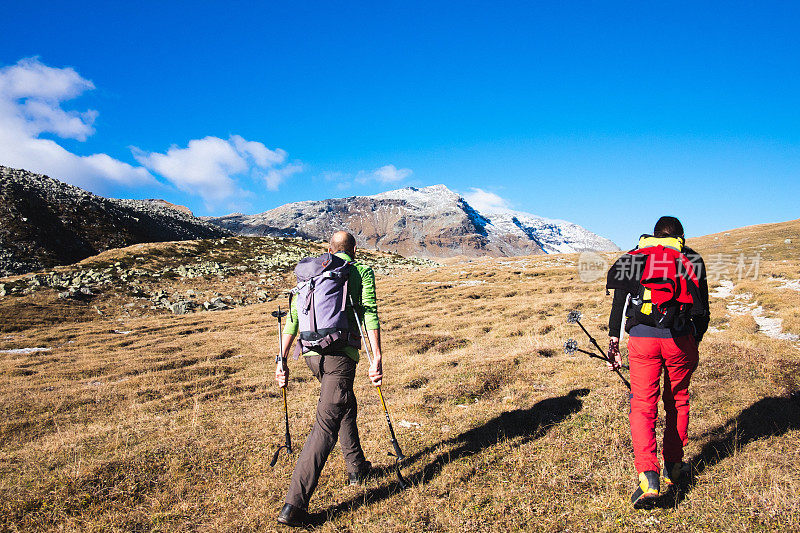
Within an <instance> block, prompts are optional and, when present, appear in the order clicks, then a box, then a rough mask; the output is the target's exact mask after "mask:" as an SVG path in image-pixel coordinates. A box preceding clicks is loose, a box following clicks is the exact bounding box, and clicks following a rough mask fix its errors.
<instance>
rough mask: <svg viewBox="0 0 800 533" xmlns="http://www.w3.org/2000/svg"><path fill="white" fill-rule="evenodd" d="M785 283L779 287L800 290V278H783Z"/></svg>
mask: <svg viewBox="0 0 800 533" xmlns="http://www.w3.org/2000/svg"><path fill="white" fill-rule="evenodd" d="M782 281H783V284H782V285H780V286H779V287H778V289H779V290H780V289H788V290H790V291H798V292H800V279H787V280H782Z"/></svg>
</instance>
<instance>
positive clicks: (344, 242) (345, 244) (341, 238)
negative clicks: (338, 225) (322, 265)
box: [329, 231, 356, 258]
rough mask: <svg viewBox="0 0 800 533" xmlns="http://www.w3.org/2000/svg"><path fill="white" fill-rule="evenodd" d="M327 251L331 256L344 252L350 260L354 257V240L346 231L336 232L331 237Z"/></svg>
mask: <svg viewBox="0 0 800 533" xmlns="http://www.w3.org/2000/svg"><path fill="white" fill-rule="evenodd" d="M329 249H330V251H331V253H332V254H335V253H337V252H344V253H346V254H347V255H349V256H350V257H352V258H355V255H356V238H355V237H353V236H352V235H351V234H350V233H347V232H346V231H337V232H336V233H334V234H333V235H332V236H331V242H330V245H329Z"/></svg>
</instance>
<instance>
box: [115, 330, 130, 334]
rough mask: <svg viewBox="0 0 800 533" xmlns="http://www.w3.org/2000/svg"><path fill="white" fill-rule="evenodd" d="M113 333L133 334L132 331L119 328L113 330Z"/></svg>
mask: <svg viewBox="0 0 800 533" xmlns="http://www.w3.org/2000/svg"><path fill="white" fill-rule="evenodd" d="M111 333H116V334H117V335H130V334H131V332H130V331H120V330H118V329H115V330H114V331H112V332H111Z"/></svg>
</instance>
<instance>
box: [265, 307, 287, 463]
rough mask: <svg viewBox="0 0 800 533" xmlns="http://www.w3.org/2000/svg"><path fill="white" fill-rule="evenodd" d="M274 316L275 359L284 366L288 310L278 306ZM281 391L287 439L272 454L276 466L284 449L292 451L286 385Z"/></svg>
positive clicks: (273, 313)
mask: <svg viewBox="0 0 800 533" xmlns="http://www.w3.org/2000/svg"><path fill="white" fill-rule="evenodd" d="M272 316H274V317H275V318H277V319H278V357H277V358H276V359H275V362H276V363H277V364H279V365H281V367H283V343H282V342H281V332H282V330H283V322H282V321H281V319H282V318H283V317H285V316H286V311H281V306H278V310H277V311H273V312H272ZM281 393H283V419H284V421H285V422H286V436H285V439H286V440H285V443H284V445H283V446H279V447H278V449H277V450H275V455H273V456H272V461H270V463H269V466H275V464H276V463H277V462H278V455H279V454H280V453H281V450H282V449H284V448H286V451H287V452H288V453H289V454H291V453H292V436H291V435H289V407H288V405H287V404H286V385H284V386H283V387H281Z"/></svg>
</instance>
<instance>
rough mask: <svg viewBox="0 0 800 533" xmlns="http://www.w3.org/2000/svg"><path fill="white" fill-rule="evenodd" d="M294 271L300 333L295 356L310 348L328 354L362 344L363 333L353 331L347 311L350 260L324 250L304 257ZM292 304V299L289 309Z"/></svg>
mask: <svg viewBox="0 0 800 533" xmlns="http://www.w3.org/2000/svg"><path fill="white" fill-rule="evenodd" d="M294 273H295V275H296V276H297V287H295V288H294V289H292V292H291V295H290V298H292V297H296V298H297V320H298V322H299V324H298V330H299V333H300V335H299V338H298V342H297V349H296V350H295V354H294V356H295V358H297V357H298V356H299V355H300V353H306V352H308V351H314V352H317V353H320V354H328V353H331V352H333V351H336V350H341V349H342V348H343V347H345V346H353V347H355V348H361V336H360V335H359V334H357V333H355V332H353V331H352V327H351V325H350V321H349V320H348V318H347V312H346V306H347V294H348V292H347V291H348V280H349V278H350V263H349V262H348V261H345V260H344V259H342V258H340V257H338V256H336V255H333V254H332V253H324V254H322V255H321V256H319V257H306V258H305V259H302V260H301V261H300V262H299V263H298V264H297V266H296V267H295V269H294ZM291 304H292V302H291V300H290V301H289V308H290V309H291Z"/></svg>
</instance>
